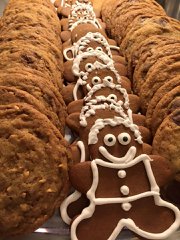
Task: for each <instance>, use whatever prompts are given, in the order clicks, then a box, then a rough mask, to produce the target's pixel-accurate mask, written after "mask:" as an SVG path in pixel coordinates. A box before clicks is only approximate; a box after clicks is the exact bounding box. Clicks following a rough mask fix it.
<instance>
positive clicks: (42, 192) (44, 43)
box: [0, 0, 72, 238]
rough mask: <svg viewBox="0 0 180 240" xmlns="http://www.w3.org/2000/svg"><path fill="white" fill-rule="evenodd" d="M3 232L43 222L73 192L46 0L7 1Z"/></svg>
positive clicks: (0, 67)
mask: <svg viewBox="0 0 180 240" xmlns="http://www.w3.org/2000/svg"><path fill="white" fill-rule="evenodd" d="M0 25H1V27H0V56H1V64H0V125H1V126H0V142H1V147H2V149H1V151H0V165H1V167H0V181H1V184H0V185H1V186H0V203H1V204H0V236H1V237H2V238H8V237H10V236H16V235H25V234H28V233H31V232H33V231H35V230H36V229H37V228H39V227H40V226H41V225H43V224H44V223H45V222H46V221H47V220H48V219H49V218H50V217H52V215H53V214H54V212H55V210H56V209H57V208H58V207H59V206H60V204H61V202H62V201H63V200H64V198H65V197H66V196H67V194H68V191H69V176H68V168H69V165H70V164H71V163H72V162H71V156H70V154H71V153H70V151H69V147H68V146H69V144H68V143H67V142H66V140H65V139H64V132H65V118H66V116H67V114H66V105H65V103H64V100H63V98H62V95H61V90H62V87H63V79H62V72H63V55H62V42H61V38H60V33H61V25H60V22H59V19H58V17H57V13H56V10H55V8H54V6H53V4H52V3H51V2H50V1H49V0H32V1H28V2H27V1H24V0H16V1H14V0H10V1H9V3H8V4H7V7H6V9H5V11H4V14H3V16H2V18H1V23H0Z"/></svg>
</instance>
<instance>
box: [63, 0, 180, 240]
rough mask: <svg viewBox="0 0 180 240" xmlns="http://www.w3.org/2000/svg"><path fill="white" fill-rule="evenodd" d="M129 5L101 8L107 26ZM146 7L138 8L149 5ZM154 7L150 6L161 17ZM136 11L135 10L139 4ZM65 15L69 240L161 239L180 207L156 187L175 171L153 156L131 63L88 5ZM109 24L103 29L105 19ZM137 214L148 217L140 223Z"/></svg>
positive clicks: (66, 216) (170, 228)
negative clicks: (125, 235)
mask: <svg viewBox="0 0 180 240" xmlns="http://www.w3.org/2000/svg"><path fill="white" fill-rule="evenodd" d="M121 2H123V3H124V4H123V3H122V5H121ZM127 2H128V3H129V1H116V2H115V1H112V4H109V6H107V8H106V7H105V8H106V10H107V12H108V14H110V15H109V18H111V17H112V19H111V20H112V21H114V20H115V18H114V15H116V13H117V14H118V10H117V9H116V7H117V8H118V7H120V5H121V7H120V8H122V13H123V12H126V13H127V12H128V10H129V9H128V7H127V6H126V5H125V3H127ZM138 2H141V1H138ZM150 2H151V1H148V0H147V1H145V3H143V6H145V7H147V8H148V4H149V3H150ZM153 3H154V2H153ZM132 5H133V4H132ZM130 6H131V3H130ZM158 6H159V5H158V4H156V3H154V5H153V7H154V9H156V10H157V11H156V12H161V7H159V8H158ZM63 8H64V9H65V8H66V3H64V4H63ZM133 8H134V9H135V10H136V9H138V8H139V9H140V7H139V5H138V3H137V8H136V7H134V6H132V9H133ZM67 12H69V15H68V17H67V18H66V17H65V14H63V13H60V12H59V17H60V21H61V23H62V24H63V28H62V29H63V31H64V34H66V37H65V35H64V36H61V37H62V40H65V38H66V41H64V43H63V54H64V59H65V64H64V69H65V71H64V80H65V81H64V83H65V84H66V86H65V88H64V89H63V91H62V94H63V97H64V100H65V102H66V104H67V112H68V116H67V118H66V124H67V126H68V127H69V128H70V129H71V130H72V132H73V134H74V136H75V140H74V141H73V142H72V144H71V145H70V151H71V155H72V159H73V162H74V164H73V165H72V166H70V170H69V177H70V182H71V184H72V187H73V189H72V191H71V193H70V194H69V196H68V197H67V198H66V199H65V200H64V201H63V203H62V204H61V207H60V212H61V217H62V219H63V220H64V222H65V223H66V224H68V225H70V235H71V239H72V240H84V239H91V240H92V239H95V240H96V239H97V240H107V239H111V240H115V239H117V237H118V235H119V234H120V233H121V231H122V229H123V228H124V227H126V228H128V229H129V230H130V231H132V232H134V234H135V235H138V236H139V237H140V238H141V237H142V238H145V239H164V238H166V237H168V236H170V235H171V234H172V233H173V231H175V230H176V229H177V228H178V227H179V224H180V221H179V219H180V213H179V210H178V208H177V207H175V206H174V205H172V204H171V203H169V202H167V201H165V200H163V199H162V198H161V196H160V188H164V187H165V186H166V185H167V183H168V182H169V181H171V180H172V178H173V177H174V175H173V174H174V170H173V168H172V166H171V163H170V162H169V161H168V160H167V159H165V158H164V157H162V156H160V155H158V153H157V154H154V155H152V146H151V141H152V136H151V133H150V131H149V129H148V128H147V127H146V120H145V116H143V115H141V114H140V110H141V109H140V108H141V105H140V104H141V100H140V99H139V97H138V96H137V95H134V94H133V93H132V89H131V84H130V80H129V79H128V77H127V74H128V71H127V64H128V63H127V64H126V61H124V59H123V57H122V56H121V50H122V49H121V47H120V48H118V46H117V43H114V41H112V40H111V39H108V37H107V35H106V34H105V33H104V30H103V27H102V25H101V24H100V25H99V23H100V21H99V19H97V16H96V14H95V12H93V7H92V4H91V3H90V2H84V1H83V2H80V1H76V2H75V3H72V5H70V6H68V8H67ZM149 12H150V10H149ZM99 14H100V13H99ZM102 14H103V12H102ZM106 14H107V13H106ZM108 14H107V15H108ZM162 15H163V11H162ZM116 16H117V15H116ZM134 18H136V17H134ZM164 18H165V16H164ZM157 19H158V20H157ZM160 19H161V20H162V18H161V17H157V18H156V19H155V20H154V19H153V20H152V22H153V21H154V25H155V26H157V29H158V30H157V32H159V34H160V35H161V33H160V32H163V31H165V29H166V26H165V27H163V26H162V25H163V23H160ZM133 20H135V19H133ZM156 20H157V22H156ZM158 21H159V22H158ZM150 22H151V20H150ZM106 24H107V28H108V26H110V22H108V21H106ZM158 24H159V25H160V26H159V25H158ZM127 25H128V24H127ZM167 25H168V26H167V29H171V26H170V24H169V22H168V23H167ZM158 26H159V27H158ZM162 28H163V30H162ZM142 29H143V27H142ZM142 29H141V30H142ZM149 29H150V30H149V32H150V33H151V30H152V29H151V28H149ZM137 31H138V28H137ZM152 32H153V31H152ZM144 36H145V35H144ZM139 38H140V39H141V35H140V36H139ZM141 40H142V41H144V40H145V38H144V37H143V36H142V39H141ZM112 43H113V44H112ZM111 44H112V45H111ZM130 44H131V42H129V45H130ZM127 45H128V44H127ZM123 50H124V49H123ZM116 56H118V57H116ZM119 56H120V58H119ZM172 76H173V75H172ZM149 91H150V89H149ZM139 173H141V174H140V175H139ZM135 183H136V184H135ZM142 216H150V218H149V220H148V221H144V220H143V219H144V218H143V217H142ZM157 216H160V218H161V219H162V218H163V217H162V216H166V220H165V221H163V222H159V218H158V220H157V221H156V220H154V219H157Z"/></svg>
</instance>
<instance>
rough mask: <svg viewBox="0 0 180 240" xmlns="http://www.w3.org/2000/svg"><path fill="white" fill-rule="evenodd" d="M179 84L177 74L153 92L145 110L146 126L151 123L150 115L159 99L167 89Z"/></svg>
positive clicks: (169, 89) (149, 125) (179, 80)
mask: <svg viewBox="0 0 180 240" xmlns="http://www.w3.org/2000/svg"><path fill="white" fill-rule="evenodd" d="M177 86H180V79H179V76H176V77H174V78H173V79H172V80H170V81H168V82H167V83H165V84H163V85H162V86H161V87H160V88H159V89H158V90H157V92H156V93H155V94H154V96H153V98H152V99H151V101H150V102H149V105H148V108H147V112H146V123H147V126H148V127H149V128H150V127H151V123H152V116H153V113H154V111H155V107H156V106H157V104H158V103H159V101H160V100H161V99H162V98H163V97H164V96H165V95H166V94H167V93H169V91H171V90H172V89H174V88H175V87H177Z"/></svg>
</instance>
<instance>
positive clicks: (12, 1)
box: [6, 0, 55, 11]
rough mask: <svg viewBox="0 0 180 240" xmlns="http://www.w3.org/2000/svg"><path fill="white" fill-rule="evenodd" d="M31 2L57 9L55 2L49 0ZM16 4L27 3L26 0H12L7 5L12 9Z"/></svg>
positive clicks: (32, 0) (33, 0)
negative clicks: (54, 5)
mask: <svg viewBox="0 0 180 240" xmlns="http://www.w3.org/2000/svg"><path fill="white" fill-rule="evenodd" d="M31 3H38V4H39V5H40V6H46V7H47V8H50V9H52V10H53V11H55V9H54V7H53V4H52V3H51V2H50V1H49V0H31ZM16 4H19V5H20V4H22V5H27V1H26V0H18V1H16V0H10V1H9V2H8V5H6V9H11V8H13V7H14V6H15V5H16Z"/></svg>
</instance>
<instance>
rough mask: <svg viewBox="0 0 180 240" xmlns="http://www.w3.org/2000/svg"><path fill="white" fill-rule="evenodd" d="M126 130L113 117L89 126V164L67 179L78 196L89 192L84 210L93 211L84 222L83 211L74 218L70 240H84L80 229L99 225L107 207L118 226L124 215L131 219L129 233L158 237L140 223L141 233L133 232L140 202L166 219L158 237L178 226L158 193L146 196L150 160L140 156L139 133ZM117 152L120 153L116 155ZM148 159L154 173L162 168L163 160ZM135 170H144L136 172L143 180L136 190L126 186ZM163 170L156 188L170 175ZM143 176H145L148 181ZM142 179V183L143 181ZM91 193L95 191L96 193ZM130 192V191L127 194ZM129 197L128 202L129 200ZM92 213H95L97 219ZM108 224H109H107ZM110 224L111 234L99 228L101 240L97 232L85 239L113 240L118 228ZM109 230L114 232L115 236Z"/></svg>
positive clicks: (77, 167)
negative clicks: (135, 214)
mask: <svg viewBox="0 0 180 240" xmlns="http://www.w3.org/2000/svg"><path fill="white" fill-rule="evenodd" d="M116 124H117V125H116ZM129 124H130V122H129ZM112 126H113V127H112ZM129 127H130V126H129ZM129 127H128V123H127V122H126V123H125V122H124V120H123V119H122V118H118V117H117V118H114V119H98V120H97V121H96V122H95V124H94V125H93V127H92V128H91V131H90V133H89V140H88V143H89V151H90V156H91V159H92V161H91V162H84V163H80V164H77V165H75V166H73V167H72V168H71V169H70V179H71V182H72V184H73V186H74V187H75V189H77V190H78V192H80V193H84V194H86V193H87V192H89V193H88V194H86V196H87V198H88V199H89V201H90V205H89V206H88V207H87V208H86V209H87V210H90V208H92V204H93V206H94V208H93V210H91V211H90V212H89V211H88V213H89V214H88V215H86V220H85V218H84V214H85V211H83V212H82V213H81V214H80V215H79V216H77V218H75V219H74V221H73V222H72V225H71V238H72V239H75V237H77V239H84V234H83V231H84V230H83V229H85V228H86V227H88V229H89V228H90V227H91V224H96V225H97V224H98V223H97V220H98V219H99V221H100V222H99V221H98V222H99V224H101V220H102V219H104V217H105V216H104V214H103V213H105V215H107V214H106V211H107V212H108V207H107V206H109V204H110V206H111V209H112V208H114V211H113V213H112V212H111V216H113V219H118V222H119V221H120V220H121V218H122V219H124V218H127V215H128V216H129V217H128V218H132V222H133V226H134V227H133V228H131V230H132V231H135V232H136V233H138V234H139V235H140V236H147V237H148V236H152V235H151V234H152V233H154V234H158V233H159V232H160V230H159V229H160V228H159V227H158V230H157V231H155V230H153V231H152V233H150V232H149V229H146V228H147V226H145V225H144V224H143V223H141V224H142V226H141V228H142V230H140V229H139V230H137V229H136V224H135V222H136V220H137V219H138V218H135V219H133V216H134V214H133V213H134V211H136V210H137V209H136V208H137V206H138V205H139V204H140V205H141V204H142V199H143V201H144V203H145V202H146V204H148V206H149V207H150V208H151V214H152V212H153V213H154V214H156V211H158V213H159V214H164V211H165V212H166V214H167V216H168V221H167V225H166V226H164V225H163V224H162V225H161V231H162V233H163V232H164V233H163V234H166V231H165V228H168V229H171V231H172V230H173V228H174V227H176V228H177V227H178V225H179V220H178V215H179V211H178V209H176V208H175V207H174V206H173V205H170V204H169V203H167V202H166V203H165V202H164V201H163V200H161V198H160V197H159V194H156V191H158V190H154V191H152V190H151V191H152V192H151V191H150V192H149V194H147V193H148V191H149V181H150V184H156V183H155V182H154V183H153V182H151V181H152V177H150V176H153V173H152V170H150V169H151V165H150V158H149V157H148V156H147V155H141V153H142V149H141V147H140V146H141V144H142V142H141V138H138V136H139V133H138V132H136V133H135V131H136V130H135V129H136V127H135V126H134V127H135V128H133V127H132V126H131V130H129ZM97 130H98V131H97ZM132 132H133V134H136V140H135V139H133V137H132V136H133V135H131V133H132ZM134 140H135V141H134ZM119 144H121V147H119V146H118V145H119ZM129 144H130V145H129ZM131 144H132V145H131ZM122 146H123V147H122ZM135 146H137V147H135ZM115 149H116V150H115ZM118 149H121V150H120V151H118ZM140 149H141V150H140ZM152 158H154V166H153V167H155V166H156V171H157V168H158V164H160V163H161V164H162V162H163V164H166V162H165V161H164V160H160V159H161V158H159V157H157V156H152ZM132 159H133V164H131V161H132ZM124 162H125V163H124ZM145 166H146V168H145ZM147 166H148V167H147ZM136 168H137V169H139V168H142V169H144V170H140V171H141V173H142V175H141V177H142V179H143V180H141V183H142V182H146V183H145V184H144V185H143V187H142V188H140V186H139V185H135V186H136V187H135V186H134V185H133V187H132V186H131V185H130V182H131V183H133V182H134V181H132V179H131V180H130V179H129V177H130V176H131V177H132V176H133V178H134V177H135V175H134V174H132V171H133V173H137V172H139V170H137V169H136ZM165 168H166V169H167V172H166V174H167V175H164V176H163V177H162V176H161V177H162V179H158V175H157V176H156V177H157V179H158V180H157V181H158V182H159V183H160V185H163V184H164V183H165V182H164V180H163V179H164V178H166V177H167V178H169V173H170V172H171V171H170V169H169V166H168V165H166V167H165ZM135 169H136V170H135ZM145 169H146V170H145ZM159 169H160V166H159ZM129 171H130V172H129ZM146 171H149V174H150V172H151V174H152V175H147V172H146ZM78 173H79V175H78V176H79V177H78V176H77V174H78ZM82 173H84V174H86V180H85V181H84V182H83V183H82V184H81V183H80V182H79V179H84V177H83V176H82V175H81V174H82ZM95 173H96V174H95ZM156 174H157V172H156ZM170 175H171V174H170ZM95 176H98V178H96V177H95ZM110 176H111V177H110ZM147 176H149V180H148V178H147ZM98 179H99V180H98ZM109 179H114V180H113V181H111V183H109ZM115 179H116V180H115ZM128 179H129V181H128ZM144 179H146V181H145V180H144ZM153 179H154V178H153ZM116 181H117V182H116ZM124 181H125V182H124ZM95 182H96V185H94V184H95ZM118 182H119V184H118ZM127 185H128V186H127ZM95 186H96V187H95ZM107 186H109V187H108V189H109V190H108V192H107ZM115 186H116V187H115ZM141 186H142V185H141ZM94 189H96V192H95V190H94ZM105 189H106V190H105ZM119 189H120V190H119ZM132 189H133V191H131V190H132ZM157 189H158V188H157ZM91 192H92V194H93V196H94V197H93V198H92V197H91V196H92V195H91ZM138 194H139V195H138ZM143 194H145V195H144V198H142V196H141V195H143ZM130 196H131V198H132V199H131V198H129V197H130ZM133 196H134V198H133ZM137 196H139V197H137ZM157 196H158V197H157ZM96 198H97V199H99V201H101V200H102V201H101V203H100V206H99V204H97V205H96V201H95V200H96ZM122 198H124V199H126V198H127V202H124V201H123V202H121V201H122V200H121V199H122ZM154 198H155V199H156V201H159V204H158V205H159V207H157V205H156V204H155V203H154V204H153V202H154V200H153V199H154ZM115 199H116V200H115ZM128 199H131V201H130V202H129V201H128ZM111 200H112V201H111ZM119 206H121V207H122V208H121V209H122V210H119V211H118V210H117V209H119ZM146 206H147V205H146ZM160 206H161V208H160ZM163 206H164V207H163ZM99 207H100V208H102V210H103V211H102V214H100V215H99V213H100V212H99ZM141 208H142V205H141V206H139V207H138V211H141ZM115 210H116V211H115ZM152 210H153V211H152ZM96 212H97V213H98V215H97V213H96ZM108 213H109V212H108ZM117 213H118V216H117V217H115V216H116V215H117ZM124 214H125V216H124ZM174 214H175V215H176V217H174V216H175V215H174ZM96 216H97V217H98V218H97V217H96ZM140 216H141V214H140V215H139V217H140ZM151 216H152V215H151ZM108 217H109V215H108ZM107 221H108V220H107ZM122 221H123V220H122ZM110 222H112V220H110ZM123 222H124V221H123ZM138 223H139V221H138ZM113 224H114V223H113ZM113 224H110V225H111V228H110V229H111V230H110V229H109V228H108V229H109V230H108V232H107V229H106V228H104V226H103V230H101V236H100V234H99V233H98V232H96V233H94V232H93V233H92V234H90V238H89V239H92V238H93V239H107V238H108V237H110V236H111V238H112V239H115V238H116V237H117V235H118V234H119V232H120V231H121V228H118V229H117V224H115V226H114V227H113ZM124 224H125V226H127V227H130V225H129V224H130V223H129V224H128V223H124ZM131 224H132V223H131ZM139 224H140V223H139ZM108 226H109V225H108ZM118 226H119V225H118ZM155 226H157V224H156V225H153V228H155ZM158 226H159V225H158ZM76 229H77V231H76ZM113 230H115V232H114V231H113ZM102 231H103V238H102ZM163 234H162V235H163Z"/></svg>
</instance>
